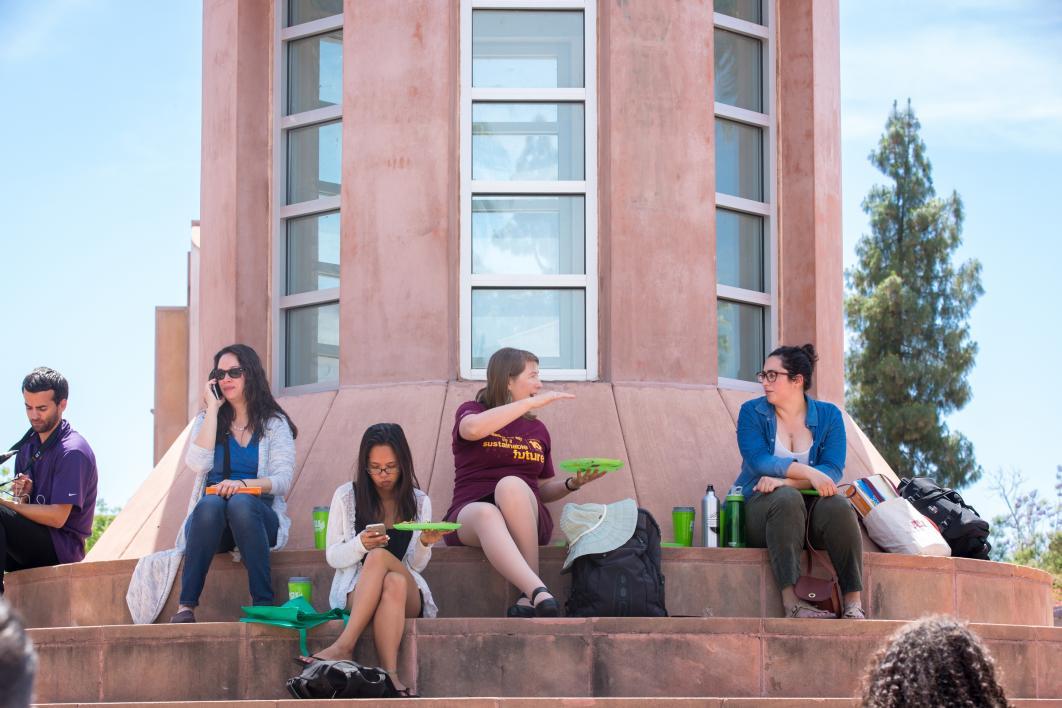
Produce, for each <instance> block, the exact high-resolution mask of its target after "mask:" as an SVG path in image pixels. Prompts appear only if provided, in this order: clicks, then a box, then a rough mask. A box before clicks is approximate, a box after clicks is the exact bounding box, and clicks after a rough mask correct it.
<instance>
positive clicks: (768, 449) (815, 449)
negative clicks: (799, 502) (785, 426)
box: [734, 394, 848, 499]
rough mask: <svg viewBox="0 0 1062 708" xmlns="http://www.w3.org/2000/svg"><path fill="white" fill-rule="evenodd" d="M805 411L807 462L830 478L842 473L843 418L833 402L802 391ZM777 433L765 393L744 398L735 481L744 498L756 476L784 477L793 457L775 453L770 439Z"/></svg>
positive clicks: (844, 449)
mask: <svg viewBox="0 0 1062 708" xmlns="http://www.w3.org/2000/svg"><path fill="white" fill-rule="evenodd" d="M804 400H805V401H806V402H807V406H808V412H807V415H806V416H805V417H804V425H806V426H807V427H808V429H809V430H810V431H811V452H810V453H809V454H808V464H809V465H811V466H812V467H814V468H815V469H817V470H818V471H819V472H822V473H823V474H825V475H826V476H827V477H829V478H830V479H832V480H833V481H834V482H840V481H841V477H842V476H843V475H844V460H845V455H846V454H847V452H848V442H847V438H846V436H845V432H844V418H843V417H841V411H840V409H839V408H837V406H835V405H833V404H832V403H826V402H825V401H816V400H815V399H814V398H811V397H810V396H808V395H806V394H805V396H804ZM777 434H778V419H777V417H776V416H775V413H774V406H772V405H771V404H770V403H768V402H767V397H766V396H760V397H759V398H754V399H753V400H751V401H746V402H745V403H744V404H742V406H741V412H740V413H738V423H737V441H738V449H739V450H741V474H740V475H738V478H737V481H735V482H734V484H735V485H737V486H739V487H741V492H742V494H744V495H745V498H746V499H747V498H748V497H749V495H751V494H752V490H753V487H755V486H756V483H757V482H759V481H760V477H763V476H767V477H780V478H782V479H785V471H786V470H787V469H788V468H789V465H790V464H792V462H793V460H794V459H795V458H792V457H776V456H775V454H774V441H775V437H776V436H777Z"/></svg>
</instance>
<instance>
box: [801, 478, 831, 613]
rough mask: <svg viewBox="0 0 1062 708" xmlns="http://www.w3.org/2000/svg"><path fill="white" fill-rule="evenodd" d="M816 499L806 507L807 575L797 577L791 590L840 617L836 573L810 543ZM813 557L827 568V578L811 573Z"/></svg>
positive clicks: (805, 600) (812, 603) (808, 601)
mask: <svg viewBox="0 0 1062 708" xmlns="http://www.w3.org/2000/svg"><path fill="white" fill-rule="evenodd" d="M818 501H819V500H818V499H815V500H814V501H813V502H811V506H809V507H808V522H807V525H806V526H805V527H804V543H805V544H806V546H807V552H808V575H801V576H800V577H799V578H797V581H796V584H795V585H794V586H793V592H794V593H796V596H797V597H798V598H800V599H801V600H803V601H804V602H806V603H808V604H809V605H814V606H815V607H817V608H819V609H820V610H826V611H827V612H832V613H833V615H834V617H840V616H841V608H842V605H841V587H840V585H839V584H838V583H837V574H836V573H834V572H833V566H832V565H831V564H829V563H828V562H826V561H824V560H823V558H822V555H821V554H820V553H819V551H817V550H815V548H814V546H812V545H811V513H812V512H813V511H814V510H815V504H816V503H818ZM815 558H818V559H819V563H820V564H822V565H823V566H824V567H826V568H829V570H830V573H831V575H830V577H829V578H817V577H815V576H813V575H811V569H812V564H813V562H814V559H815Z"/></svg>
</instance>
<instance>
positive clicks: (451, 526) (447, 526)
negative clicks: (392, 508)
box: [395, 521, 461, 531]
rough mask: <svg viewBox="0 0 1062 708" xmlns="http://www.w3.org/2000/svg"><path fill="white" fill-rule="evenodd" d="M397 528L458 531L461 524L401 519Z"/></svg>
mask: <svg viewBox="0 0 1062 708" xmlns="http://www.w3.org/2000/svg"><path fill="white" fill-rule="evenodd" d="M395 528H396V529H398V530H399V531H456V530H457V529H459V528H461V524H459V523H456V522H454V521H424V522H416V521H399V522H398V523H397V524H395Z"/></svg>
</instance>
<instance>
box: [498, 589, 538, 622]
mask: <svg viewBox="0 0 1062 708" xmlns="http://www.w3.org/2000/svg"><path fill="white" fill-rule="evenodd" d="M525 597H527V595H523V594H521V595H520V597H518V598H516V599H517V602H516V603H515V604H513V605H512V606H510V607H509V609H508V610H507V611H506V612H505V616H506V617H514V618H517V619H531V618H532V617H534V616H535V608H534V607H532V606H531V605H521V604H520V602H519V600H521V599H522V598H525Z"/></svg>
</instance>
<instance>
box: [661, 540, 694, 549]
mask: <svg viewBox="0 0 1062 708" xmlns="http://www.w3.org/2000/svg"><path fill="white" fill-rule="evenodd" d="M660 545H661V547H663V548H690V546H687V545H686V544H684V543H675V542H674V541H661V542H660Z"/></svg>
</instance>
